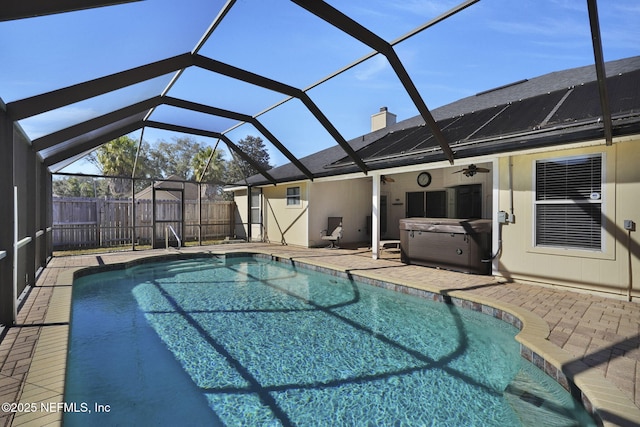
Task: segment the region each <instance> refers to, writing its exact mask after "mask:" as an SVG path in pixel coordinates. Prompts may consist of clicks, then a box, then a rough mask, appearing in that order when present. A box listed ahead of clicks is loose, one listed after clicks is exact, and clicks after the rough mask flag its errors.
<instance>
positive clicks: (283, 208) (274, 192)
mask: <svg viewBox="0 0 640 427" xmlns="http://www.w3.org/2000/svg"><path fill="white" fill-rule="evenodd" d="M295 187H298V188H299V189H300V203H299V204H298V205H288V204H287V189H288V188H290V189H293V188H295ZM308 187H309V184H308V183H306V182H299V183H288V184H279V185H277V186H269V187H264V188H263V189H262V191H263V192H262V217H263V225H264V233H265V234H264V239H265V241H267V242H270V243H276V244H277V243H282V244H287V245H296V246H306V245H307V234H308V229H307V222H308V209H309V197H308Z"/></svg>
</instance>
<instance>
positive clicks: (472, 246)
mask: <svg viewBox="0 0 640 427" xmlns="http://www.w3.org/2000/svg"><path fill="white" fill-rule="evenodd" d="M400 249H401V259H402V262H404V263H407V264H417V265H425V266H428V267H440V268H446V269H449V270H454V271H460V272H463V273H476V274H490V273H491V262H482V260H487V259H489V258H490V257H491V220H488V219H473V220H466V219H448V218H405V219H401V220H400Z"/></svg>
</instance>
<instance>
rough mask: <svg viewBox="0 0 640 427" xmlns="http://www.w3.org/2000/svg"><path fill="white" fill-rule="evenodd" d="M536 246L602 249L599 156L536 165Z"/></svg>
mask: <svg viewBox="0 0 640 427" xmlns="http://www.w3.org/2000/svg"><path fill="white" fill-rule="evenodd" d="M535 216H536V221H535V227H536V229H535V243H536V246H554V247H562V248H575V249H589V250H602V155H600V154H598V155H594V156H581V157H567V158H560V159H552V160H541V161H537V162H536V168H535Z"/></svg>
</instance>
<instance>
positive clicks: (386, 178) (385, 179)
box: [380, 175, 396, 184]
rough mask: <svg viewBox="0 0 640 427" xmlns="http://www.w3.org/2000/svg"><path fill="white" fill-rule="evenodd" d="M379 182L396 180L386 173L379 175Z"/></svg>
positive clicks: (384, 182)
mask: <svg viewBox="0 0 640 427" xmlns="http://www.w3.org/2000/svg"><path fill="white" fill-rule="evenodd" d="M380 182H382V183H383V184H386V183H387V182H396V180H395V179H393V178H389V177H388V176H386V175H380Z"/></svg>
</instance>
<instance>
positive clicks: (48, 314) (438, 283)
mask: <svg viewBox="0 0 640 427" xmlns="http://www.w3.org/2000/svg"><path fill="white" fill-rule="evenodd" d="M181 251H183V252H198V251H212V252H218V251H220V252H222V251H260V252H267V253H272V254H277V255H278V256H280V257H288V258H293V259H298V260H303V259H304V260H309V261H311V262H314V263H317V264H320V265H323V266H328V267H333V268H336V269H341V270H348V271H350V272H353V273H355V274H358V273H361V274H372V275H374V276H375V277H376V278H383V279H384V280H386V281H389V282H394V283H403V284H408V285H409V286H415V287H420V286H422V285H423V284H425V283H428V284H429V286H430V288H435V289H438V290H439V291H440V292H443V291H446V292H451V291H454V290H455V291H458V292H463V293H464V294H465V295H467V294H468V295H470V296H475V297H478V296H480V297H482V298H485V299H489V300H493V301H497V302H501V303H506V304H511V305H514V306H518V307H522V308H524V309H526V310H528V311H530V312H532V313H534V314H535V315H537V316H539V317H541V318H542V319H544V321H545V322H546V323H547V324H548V327H549V330H550V334H549V336H548V340H549V341H550V342H551V343H553V344H554V345H555V346H557V347H559V348H562V349H564V350H565V351H566V352H568V353H570V354H571V355H572V356H573V357H575V359H576V360H581V361H582V362H584V364H586V365H587V366H588V367H589V369H590V370H595V371H596V372H598V373H600V374H601V375H602V376H603V377H604V378H606V379H607V380H608V381H609V382H610V383H613V384H614V385H615V386H616V387H617V388H618V389H620V391H621V392H622V393H623V394H624V395H625V396H627V397H628V399H629V400H630V401H632V402H633V403H635V405H636V407H640V392H639V390H638V384H640V369H639V361H640V306H638V304H637V303H636V302H627V301H625V300H623V299H622V298H619V297H615V296H611V297H607V296H600V295H593V294H588V293H579V292H574V291H570V290H566V289H562V288H552V287H543V286H537V285H531V284H523V283H504V282H499V281H496V280H495V279H494V278H492V277H490V276H478V275H472V274H462V273H455V272H451V271H446V270H438V269H432V268H426V267H419V266H413V265H405V264H402V263H400V262H399V260H398V259H397V257H394V256H385V257H383V259H379V260H372V259H371V253H370V252H369V251H368V250H365V249H360V250H358V249H337V250H328V249H304V248H295V247H289V246H276V245H268V244H232V245H219V246H207V247H198V248H187V249H183V250H181ZM166 253H167V251H165V250H156V251H137V252H119V253H109V254H100V255H83V256H69V257H54V258H53V259H52V260H51V262H50V263H49V265H48V266H47V268H46V269H44V271H43V272H42V274H41V275H40V277H39V279H38V281H37V284H36V286H35V287H33V289H32V290H31V292H30V294H29V295H28V296H27V298H26V299H25V301H24V303H23V306H22V308H21V309H20V311H19V316H18V317H19V318H18V323H17V325H16V326H13V327H11V328H6V329H5V330H4V336H3V337H2V341H1V342H0V403H5V402H6V403H17V402H20V401H22V402H27V403H28V402H35V401H45V402H49V401H51V402H59V401H61V390H62V387H63V384H64V369H65V357H66V336H67V333H68V314H69V313H68V311H69V304H68V300H69V295H70V289H71V287H70V284H71V277H72V276H71V273H72V272H73V271H74V270H75V269H77V268H80V267H87V266H96V265H102V264H112V263H119V262H125V261H130V260H133V259H136V258H140V257H148V256H152V255H162V254H166ZM36 345H37V351H36ZM41 366H45V367H46V369H45V368H41ZM52 366H54V367H55V368H51V367H52ZM581 366H584V365H581ZM27 399H29V400H27ZM38 399H39V400H38ZM3 409H5V407H3ZM635 409H637V408H635ZM61 417H62V413H61V411H56V410H52V411H49V412H42V411H35V412H34V413H25V411H22V412H20V414H19V415H17V416H15V418H14V414H13V413H11V412H5V411H2V412H0V422H1V423H3V425H37V426H42V425H59V424H60V420H61ZM618 421H619V422H616V420H615V418H614V421H613V422H612V423H611V425H637V424H636V423H635V422H631V421H629V420H624V419H619V420H618Z"/></svg>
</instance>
